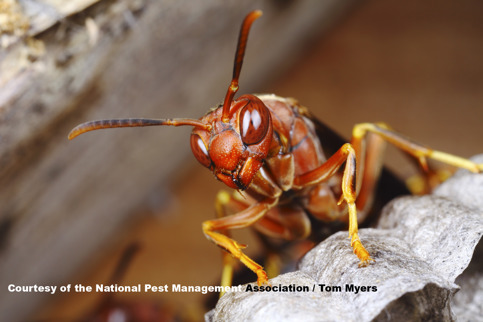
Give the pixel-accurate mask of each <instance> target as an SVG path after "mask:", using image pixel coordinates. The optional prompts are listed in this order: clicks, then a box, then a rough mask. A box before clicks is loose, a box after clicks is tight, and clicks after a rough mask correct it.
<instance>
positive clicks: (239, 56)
mask: <svg viewBox="0 0 483 322" xmlns="http://www.w3.org/2000/svg"><path fill="white" fill-rule="evenodd" d="M261 15H262V11H261V10H255V11H252V12H250V13H249V14H248V15H247V16H246V17H245V20H243V23H242V26H241V29H240V35H239V36H238V44H237V47H236V52H235V64H234V66H233V79H232V80H231V84H230V86H229V87H228V91H227V93H226V96H225V101H224V103H223V115H222V118H221V120H222V121H223V122H225V123H227V122H228V121H229V114H230V106H231V102H232V101H233V97H234V96H235V93H236V92H237V91H238V78H239V77H240V71H241V68H242V64H243V57H244V56H245V50H246V48H247V40H248V33H249V31H250V28H251V26H252V23H253V22H254V21H255V20H256V19H258V18H259V17H260V16H261Z"/></svg>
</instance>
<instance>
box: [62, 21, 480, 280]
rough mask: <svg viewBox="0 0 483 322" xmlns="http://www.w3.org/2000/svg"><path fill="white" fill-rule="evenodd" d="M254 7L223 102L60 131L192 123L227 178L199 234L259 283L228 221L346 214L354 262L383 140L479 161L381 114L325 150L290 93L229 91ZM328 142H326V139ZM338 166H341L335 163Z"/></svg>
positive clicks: (289, 222) (302, 227)
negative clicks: (421, 139)
mask: <svg viewBox="0 0 483 322" xmlns="http://www.w3.org/2000/svg"><path fill="white" fill-rule="evenodd" d="M260 16H261V11H253V12H251V13H249V14H248V15H247V16H246V18H245V20H244V21H243V24H242V27H241V30H240V35H239V38H238V46H237V50H236V54H235V63H234V71H233V78H232V81H231V83H230V86H229V87H228V91H227V93H226V96H225V99H224V102H223V104H220V105H219V106H218V107H216V108H215V109H213V110H211V111H210V112H208V113H207V114H206V115H205V116H203V117H201V118H200V119H191V118H179V119H137V118H136V119H113V120H100V121H91V122H87V123H83V124H81V125H79V126H77V127H75V128H74V129H73V130H72V131H71V133H70V134H69V139H73V138H74V137H76V136H78V135H80V134H82V133H85V132H88V131H92V130H97V129H105V128H115V127H138V126H154V125H172V126H184V125H188V126H192V127H193V131H192V134H191V139H190V143H191V149H192V152H193V154H194V156H195V158H196V159H197V160H198V161H199V162H200V163H201V164H202V165H203V166H205V167H206V168H208V169H209V170H210V171H212V172H213V174H214V175H215V177H216V178H217V179H218V180H220V181H222V182H223V183H225V184H226V185H227V186H228V187H230V188H233V189H235V190H237V193H234V194H232V195H230V194H228V193H226V192H221V193H220V194H218V196H217V198H216V212H217V218H216V219H212V220H207V221H205V222H204V223H203V225H202V229H203V233H204V234H205V236H206V237H207V238H208V239H210V240H211V241H212V242H214V243H215V244H216V245H218V246H219V247H221V248H223V249H224V250H226V252H227V253H228V254H231V255H232V256H233V257H234V258H236V259H238V260H240V261H241V262H242V263H243V264H245V265H246V266H247V267H248V268H249V269H251V270H252V271H253V272H254V273H256V274H257V277H258V278H257V282H258V284H259V285H261V284H264V283H268V278H267V274H266V272H265V270H264V269H263V267H262V266H261V265H259V264H258V263H256V262H255V261H253V260H252V259H251V258H250V257H248V256H247V255H246V254H245V253H244V252H243V248H244V247H245V246H244V245H242V244H239V243H238V242H236V241H235V240H234V239H232V238H231V237H230V236H229V233H228V231H229V230H232V229H240V228H245V227H249V226H252V227H254V229H256V230H257V231H258V232H259V233H261V234H263V235H266V236H269V237H275V238H281V239H285V240H295V239H303V238H306V237H307V236H308V235H309V234H310V232H311V222H310V220H309V215H311V216H312V217H315V218H317V219H320V220H321V221H325V222H332V221H337V220H342V221H348V226H349V228H348V230H349V237H350V239H351V242H350V245H351V247H352V249H353V251H354V253H355V254H356V256H357V257H358V258H359V260H360V263H359V265H360V266H366V265H368V264H370V263H371V262H373V259H372V258H371V256H370V254H369V252H368V251H367V250H366V248H365V247H364V246H363V243H362V241H361V240H360V238H359V235H358V222H360V221H362V220H364V219H365V217H366V216H367V213H368V210H369V209H370V208H371V205H372V203H373V195H374V189H375V184H376V182H377V180H378V178H379V176H380V173H381V169H382V165H381V162H380V159H381V154H382V147H383V145H385V143H386V142H389V143H391V144H393V145H395V146H396V147H398V148H399V149H401V150H403V151H404V152H405V153H407V154H409V155H411V156H413V157H414V158H415V159H416V160H417V162H418V163H419V164H420V165H421V166H422V168H423V169H427V159H433V160H437V161H440V162H443V163H446V164H448V165H452V166H456V167H460V168H464V169H468V170H470V171H472V172H481V171H483V165H478V164H476V163H474V162H472V161H470V160H466V159H463V158H460V157H457V156H454V155H450V154H447V153H444V152H440V151H435V150H432V149H430V148H427V147H425V146H422V145H420V144H417V143H415V142H413V141H411V140H409V139H408V138H406V137H404V136H402V135H401V134H398V133H396V132H394V131H393V130H391V129H390V128H389V127H388V126H387V125H385V124H380V123H378V124H373V123H362V124H357V125H356V126H354V129H353V132H352V138H351V140H350V143H344V144H341V145H340V146H339V147H338V149H337V150H336V151H335V153H333V154H332V155H331V156H330V157H328V158H327V157H326V155H325V154H324V152H323V146H325V145H326V144H327V143H326V142H325V141H324V140H325V139H327V138H325V137H324V136H322V137H320V136H317V133H316V126H315V125H314V124H320V123H319V122H318V121H315V120H314V118H313V117H312V116H311V114H310V113H309V111H308V110H307V109H306V108H305V107H303V106H302V105H300V104H299V103H298V102H297V101H296V100H294V99H290V98H282V97H279V96H276V95H267V94H264V95H250V94H245V95H242V96H240V97H238V98H237V99H234V96H235V94H236V92H237V91H238V79H239V76H240V71H241V67H242V63H243V57H244V54H245V49H246V44H247V39H248V33H249V30H250V28H251V25H252V23H253V22H254V21H255V20H256V19H257V18H259V17H260ZM329 144H330V143H329ZM340 170H342V171H340ZM225 263H226V264H225V271H224V273H223V277H222V284H223V285H229V284H230V283H231V275H230V274H231V273H230V271H231V268H230V266H231V264H230V262H229V261H226V262H225Z"/></svg>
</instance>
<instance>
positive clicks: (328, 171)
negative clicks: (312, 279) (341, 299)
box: [294, 143, 373, 266]
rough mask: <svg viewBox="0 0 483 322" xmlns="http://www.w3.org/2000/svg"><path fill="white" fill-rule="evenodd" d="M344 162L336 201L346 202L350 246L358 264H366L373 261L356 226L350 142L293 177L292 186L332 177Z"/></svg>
mask: <svg viewBox="0 0 483 322" xmlns="http://www.w3.org/2000/svg"><path fill="white" fill-rule="evenodd" d="M344 162H345V168H344V172H343V175H342V195H341V198H340V200H339V202H338V204H339V205H340V204H341V203H342V202H343V201H345V202H346V203H347V208H348V211H349V237H350V238H351V246H352V249H353V250H354V253H355V254H356V255H357V257H358V258H359V259H360V263H359V266H367V265H368V264H369V262H371V261H373V259H372V258H371V256H370V255H369V252H368V251H367V250H366V249H365V248H364V246H363V245H362V243H361V241H360V239H359V235H358V226H357V210H356V204H355V200H356V152H355V150H354V148H353V147H352V145H351V144H349V143H346V144H344V145H343V146H342V147H341V148H340V149H339V150H338V151H337V152H336V153H335V154H334V155H333V156H331V157H330V158H329V159H328V160H327V161H326V162H325V163H324V164H322V165H321V166H320V167H318V168H316V169H314V170H312V171H309V172H307V173H305V174H302V175H300V176H298V177H295V179H294V186H295V187H298V188H303V187H307V186H313V185H316V184H318V183H321V182H324V181H326V180H328V179H329V178H330V177H332V176H333V175H334V174H335V173H336V172H337V170H338V169H339V168H340V167H341V166H342V164H343V163H344Z"/></svg>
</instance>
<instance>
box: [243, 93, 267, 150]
mask: <svg viewBox="0 0 483 322" xmlns="http://www.w3.org/2000/svg"><path fill="white" fill-rule="evenodd" d="M269 122H270V112H269V111H268V109H267V108H266V107H265V105H263V103H261V102H253V101H250V102H248V104H247V105H245V107H244V108H243V109H242V111H241V113H240V134H241V137H242V140H243V143H245V144H247V145H252V144H257V143H259V142H260V141H261V140H263V138H264V137H265V135H266V134H267V131H268V128H269V126H270V125H269Z"/></svg>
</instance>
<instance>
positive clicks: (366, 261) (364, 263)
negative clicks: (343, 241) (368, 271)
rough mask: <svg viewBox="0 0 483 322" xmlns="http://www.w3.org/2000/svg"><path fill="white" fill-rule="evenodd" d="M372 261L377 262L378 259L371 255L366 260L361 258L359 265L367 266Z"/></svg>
mask: <svg viewBox="0 0 483 322" xmlns="http://www.w3.org/2000/svg"><path fill="white" fill-rule="evenodd" d="M371 262H373V263H375V262H376V261H375V260H374V259H372V258H371V257H369V258H366V259H364V260H361V261H360V262H359V267H367V266H369V265H371Z"/></svg>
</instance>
